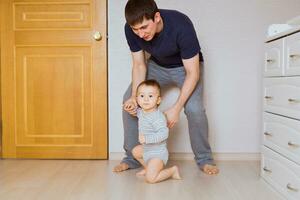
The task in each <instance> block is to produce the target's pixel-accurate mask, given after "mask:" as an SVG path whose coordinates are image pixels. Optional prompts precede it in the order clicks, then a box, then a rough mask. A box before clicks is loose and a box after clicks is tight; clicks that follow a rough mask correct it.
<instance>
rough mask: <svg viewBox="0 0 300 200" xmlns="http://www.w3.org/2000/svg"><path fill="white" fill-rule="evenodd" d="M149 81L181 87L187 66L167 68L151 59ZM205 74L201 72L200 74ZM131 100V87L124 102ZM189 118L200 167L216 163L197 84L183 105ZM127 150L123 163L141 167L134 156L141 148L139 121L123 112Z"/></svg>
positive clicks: (148, 67) (196, 157)
mask: <svg viewBox="0 0 300 200" xmlns="http://www.w3.org/2000/svg"><path fill="white" fill-rule="evenodd" d="M147 65H148V66H147V79H155V80H156V81H157V82H159V84H160V86H161V88H164V87H166V86H170V85H175V86H177V87H179V88H182V86H183V82H184V80H185V69H184V67H177V68H164V67H161V66H159V65H157V64H156V63H154V62H153V61H151V60H149V61H148V64H147ZM201 74H202V73H201ZM130 97H131V85H130V86H129V88H128V89H127V91H126V93H125V94H124V97H123V102H125V101H126V100H127V99H129V98H130ZM184 113H185V114H186V116H187V120H188V127H189V135H190V142H191V146H192V150H193V152H194V155H195V160H196V163H197V165H198V166H199V167H200V168H202V167H203V165H205V164H213V159H212V153H211V148H210V145H209V143H208V123H207V117H206V114H205V109H204V107H203V103H202V85H201V81H199V82H198V84H197V86H196V88H195V90H194V91H193V93H192V95H191V96H190V98H189V99H188V101H187V102H186V104H185V106H184ZM123 127H124V146H123V147H124V150H125V152H126V157H125V158H124V159H123V160H122V163H127V164H128V166H129V168H137V167H140V166H141V165H140V163H139V162H138V161H137V160H135V159H134V158H133V156H132V152H131V151H132V149H133V148H134V147H135V146H136V145H139V142H138V122H137V118H136V117H133V116H131V115H130V114H129V113H127V112H126V111H124V110H123Z"/></svg>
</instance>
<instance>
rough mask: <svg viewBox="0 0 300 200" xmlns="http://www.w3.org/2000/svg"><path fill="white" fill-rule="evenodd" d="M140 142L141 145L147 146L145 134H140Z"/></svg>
mask: <svg viewBox="0 0 300 200" xmlns="http://www.w3.org/2000/svg"><path fill="white" fill-rule="evenodd" d="M139 142H140V143H141V144H145V142H146V141H145V136H144V134H142V133H140V134H139Z"/></svg>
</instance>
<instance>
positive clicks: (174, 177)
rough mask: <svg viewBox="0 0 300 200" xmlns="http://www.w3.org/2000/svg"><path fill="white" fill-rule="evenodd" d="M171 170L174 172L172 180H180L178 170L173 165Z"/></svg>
mask: <svg viewBox="0 0 300 200" xmlns="http://www.w3.org/2000/svg"><path fill="white" fill-rule="evenodd" d="M172 169H173V170H174V172H173V175H172V178H173V179H177V180H180V179H181V177H180V173H179V168H178V167H177V166H176V165H175V166H173V167H172Z"/></svg>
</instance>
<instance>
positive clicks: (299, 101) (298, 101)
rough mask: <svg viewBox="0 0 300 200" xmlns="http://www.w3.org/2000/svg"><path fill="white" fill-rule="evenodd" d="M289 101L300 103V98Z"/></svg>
mask: <svg viewBox="0 0 300 200" xmlns="http://www.w3.org/2000/svg"><path fill="white" fill-rule="evenodd" d="M288 101H289V102H290V103H300V100H298V99H288Z"/></svg>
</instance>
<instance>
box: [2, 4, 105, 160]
mask: <svg viewBox="0 0 300 200" xmlns="http://www.w3.org/2000/svg"><path fill="white" fill-rule="evenodd" d="M1 9H2V10H1V20H2V21H1V25H2V34H1V47H2V51H1V53H2V54H1V57H2V59H1V70H2V72H1V81H2V82H1V83H2V109H3V157H4V158H72V159H106V158H107V54H106V0H47V1H44V0H1ZM97 31H98V32H99V33H101V35H102V39H101V37H100V38H99V35H95V37H96V36H97V37H98V38H97V40H95V38H94V34H95V33H96V32H97Z"/></svg>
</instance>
